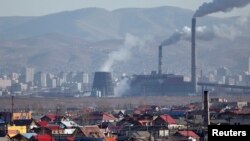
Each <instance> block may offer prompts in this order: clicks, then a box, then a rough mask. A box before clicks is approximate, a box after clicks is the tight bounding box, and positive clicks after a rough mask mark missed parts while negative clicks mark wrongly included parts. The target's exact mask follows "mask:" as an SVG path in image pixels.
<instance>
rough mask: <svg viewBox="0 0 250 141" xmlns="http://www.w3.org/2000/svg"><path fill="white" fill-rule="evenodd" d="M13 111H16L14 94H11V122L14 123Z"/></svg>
mask: <svg viewBox="0 0 250 141" xmlns="http://www.w3.org/2000/svg"><path fill="white" fill-rule="evenodd" d="M13 113H14V96H13V95H12V96H11V124H13Z"/></svg>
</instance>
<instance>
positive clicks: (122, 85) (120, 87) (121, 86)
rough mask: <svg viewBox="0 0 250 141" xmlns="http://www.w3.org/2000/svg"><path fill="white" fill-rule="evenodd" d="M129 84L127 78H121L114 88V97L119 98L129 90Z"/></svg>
mask: <svg viewBox="0 0 250 141" xmlns="http://www.w3.org/2000/svg"><path fill="white" fill-rule="evenodd" d="M129 88H130V84H129V79H128V78H127V77H123V78H122V79H121V80H120V81H119V82H118V83H117V85H116V87H115V88H114V93H115V97H120V96H122V95H124V94H126V92H127V91H128V90H129Z"/></svg>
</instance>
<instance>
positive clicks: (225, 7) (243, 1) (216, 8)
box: [194, 0, 250, 17]
mask: <svg viewBox="0 0 250 141" xmlns="http://www.w3.org/2000/svg"><path fill="white" fill-rule="evenodd" d="M249 3H250V0H213V1H212V2H208V3H207V2H205V3H203V4H202V5H201V6H200V7H199V9H198V10H197V11H196V12H195V13H194V17H202V16H205V15H208V14H211V13H215V12H229V11H231V10H232V9H233V8H240V7H244V6H246V5H247V4H249Z"/></svg>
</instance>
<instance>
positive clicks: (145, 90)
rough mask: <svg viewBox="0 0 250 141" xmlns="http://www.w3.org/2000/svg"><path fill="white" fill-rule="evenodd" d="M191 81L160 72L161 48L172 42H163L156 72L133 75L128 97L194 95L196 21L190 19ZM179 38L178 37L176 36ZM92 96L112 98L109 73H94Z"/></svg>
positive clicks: (111, 84)
mask: <svg viewBox="0 0 250 141" xmlns="http://www.w3.org/2000/svg"><path fill="white" fill-rule="evenodd" d="M191 32H192V33H191V53H190V54H191V60H190V62H191V81H185V79H184V76H183V75H175V74H164V73H163V72H162V65H163V63H162V57H163V46H166V45H169V44H171V42H172V40H169V41H166V42H163V43H162V44H161V45H160V46H159V47H158V51H159V54H158V59H159V60H158V72H156V71H153V72H152V73H151V74H149V75H133V77H132V78H131V79H130V90H128V91H127V92H128V93H127V95H130V96H138V95H140V96H164V95H185V94H190V93H192V94H195V93H196V89H197V80H196V47H195V38H196V19H195V18H193V19H192V29H191ZM177 36H179V35H177ZM92 96H97V97H108V96H114V85H113V82H112V76H111V73H110V72H95V76H94V81H93V87H92Z"/></svg>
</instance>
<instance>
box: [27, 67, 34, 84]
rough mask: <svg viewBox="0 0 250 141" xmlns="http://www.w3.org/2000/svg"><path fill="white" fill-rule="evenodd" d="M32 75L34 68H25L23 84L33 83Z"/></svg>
mask: <svg viewBox="0 0 250 141" xmlns="http://www.w3.org/2000/svg"><path fill="white" fill-rule="evenodd" d="M34 73H35V70H34V68H25V82H26V83H29V82H31V83H33V81H34Z"/></svg>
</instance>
